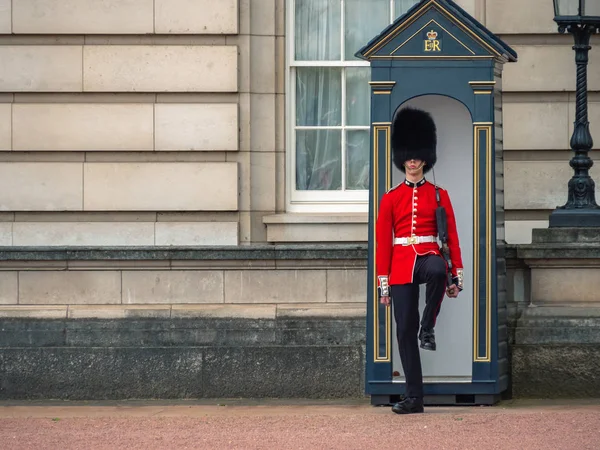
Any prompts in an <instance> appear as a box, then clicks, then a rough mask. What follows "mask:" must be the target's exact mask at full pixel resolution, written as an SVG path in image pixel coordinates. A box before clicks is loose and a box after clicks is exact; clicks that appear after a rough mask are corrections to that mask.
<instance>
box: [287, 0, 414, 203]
mask: <svg viewBox="0 0 600 450" xmlns="http://www.w3.org/2000/svg"><path fill="white" fill-rule="evenodd" d="M389 1H390V23H392V22H393V21H394V20H395V16H396V15H395V12H394V6H395V5H394V4H395V0H389ZM413 1H414V3H416V2H417V1H418V0H413ZM344 2H345V0H340V3H341V10H340V13H341V20H340V22H341V25H340V33H341V36H340V41H341V59H340V60H339V61H296V60H295V29H294V23H295V21H294V12H295V0H286V30H287V33H286V51H285V64H286V70H285V86H286V100H285V112H286V118H285V130H286V155H285V163H286V171H285V173H286V177H285V178H286V182H285V187H286V210H287V211H288V212H305V213H310V212H331V213H333V212H335V213H346V212H347V213H363V212H367V211H368V202H369V200H368V190H345V186H346V166H345V162H346V161H345V158H346V133H345V132H344V130H366V131H370V126H369V125H366V126H348V125H345V124H346V114H347V111H346V71H345V70H342V79H341V90H342V93H341V101H342V104H341V115H342V121H341V124H342V125H340V126H297V125H296V69H297V68H299V67H340V68H351V67H369V63H368V62H367V61H358V60H351V61H344V60H343V58H344V53H345V43H344V38H345V34H344V33H345V30H344V23H345V14H344V11H345V10H344ZM365 44H366V42H365ZM368 106H369V105H367V107H368ZM323 129H330V130H340V131H342V133H341V164H342V175H341V177H342V181H341V190H336V191H334V190H319V191H315V190H312V191H303V190H297V189H296V131H297V130H323Z"/></svg>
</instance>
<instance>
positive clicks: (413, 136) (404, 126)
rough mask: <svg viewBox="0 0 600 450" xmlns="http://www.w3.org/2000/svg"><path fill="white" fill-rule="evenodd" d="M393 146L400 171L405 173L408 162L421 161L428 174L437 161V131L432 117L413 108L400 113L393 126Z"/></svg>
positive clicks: (393, 152) (394, 159)
mask: <svg viewBox="0 0 600 450" xmlns="http://www.w3.org/2000/svg"><path fill="white" fill-rule="evenodd" d="M391 146H392V158H393V161H394V165H395V166H396V167H397V168H398V169H400V170H401V171H402V172H404V171H405V170H404V163H405V162H406V161H408V160H410V159H419V160H421V161H424V162H425V166H424V168H423V172H424V173H427V172H428V171H429V170H430V169H431V168H432V167H433V166H434V164H435V163H436V161H437V155H436V146H437V131H436V127H435V122H434V121H433V118H432V117H431V115H430V114H429V113H427V112H425V111H422V110H420V109H416V108H412V107H405V108H403V109H401V110H400V111H398V113H397V114H396V117H395V118H394V122H393V124H392V141H391Z"/></svg>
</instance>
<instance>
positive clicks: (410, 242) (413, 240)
mask: <svg viewBox="0 0 600 450" xmlns="http://www.w3.org/2000/svg"><path fill="white" fill-rule="evenodd" d="M418 243H419V238H418V236H410V237H408V238H406V245H415V244H418Z"/></svg>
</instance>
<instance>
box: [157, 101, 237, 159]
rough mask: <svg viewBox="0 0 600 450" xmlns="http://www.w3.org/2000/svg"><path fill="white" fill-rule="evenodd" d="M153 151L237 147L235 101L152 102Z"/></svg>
mask: <svg viewBox="0 0 600 450" xmlns="http://www.w3.org/2000/svg"><path fill="white" fill-rule="evenodd" d="M155 110H156V119H155V120H156V124H155V127H156V150H176V151H186V150H214V151H233V150H238V148H239V145H238V106H237V104H232V103H229V104H219V103H204V104H166V103H160V104H156V105H155Z"/></svg>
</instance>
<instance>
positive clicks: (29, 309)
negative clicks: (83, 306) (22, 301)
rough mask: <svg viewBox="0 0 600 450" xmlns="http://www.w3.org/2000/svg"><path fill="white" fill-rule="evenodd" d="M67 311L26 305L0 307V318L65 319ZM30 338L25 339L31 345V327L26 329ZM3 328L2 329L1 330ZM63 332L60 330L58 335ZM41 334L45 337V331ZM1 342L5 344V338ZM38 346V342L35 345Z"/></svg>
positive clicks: (63, 307)
mask: <svg viewBox="0 0 600 450" xmlns="http://www.w3.org/2000/svg"><path fill="white" fill-rule="evenodd" d="M67 309H68V307H67V306H66V305H65V306H37V305H36V306H28V305H14V306H0V318H3V319H66V317H67ZM28 328H29V329H28V330H27V331H29V333H30V336H28V338H29V339H26V341H28V343H29V344H31V341H32V339H31V334H36V333H32V331H33V330H32V328H33V327H28ZM4 329H5V328H4V327H3V330H4ZM62 331H63V330H61V333H60V334H63V333H62ZM43 334H44V335H46V334H47V333H46V330H43ZM2 338H4V339H2V342H7V340H8V339H6V336H2ZM19 344H20V345H18V346H19V347H21V346H23V347H25V346H27V344H25V343H19ZM37 344H38V345H39V342H38V343H37Z"/></svg>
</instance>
